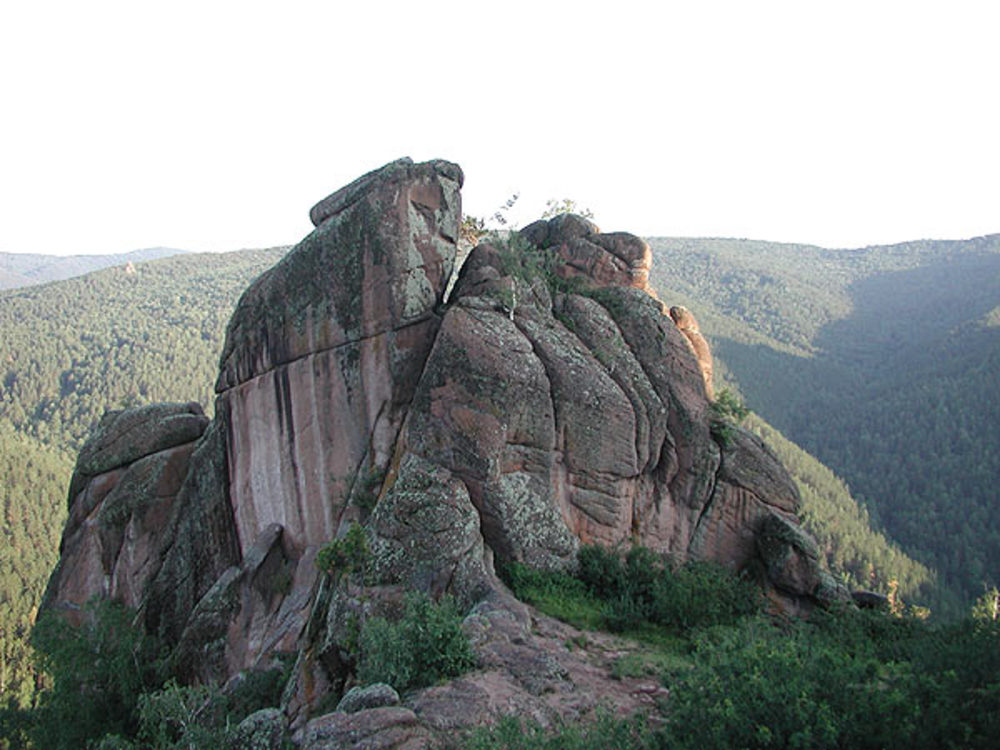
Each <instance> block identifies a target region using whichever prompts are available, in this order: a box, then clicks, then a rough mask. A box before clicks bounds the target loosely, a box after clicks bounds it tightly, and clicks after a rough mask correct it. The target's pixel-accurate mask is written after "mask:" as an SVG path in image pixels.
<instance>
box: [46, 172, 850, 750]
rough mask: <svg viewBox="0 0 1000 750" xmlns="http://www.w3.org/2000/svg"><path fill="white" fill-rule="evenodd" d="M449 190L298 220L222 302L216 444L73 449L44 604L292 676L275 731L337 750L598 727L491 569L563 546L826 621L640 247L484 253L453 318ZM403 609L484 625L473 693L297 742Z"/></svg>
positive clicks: (395, 179)
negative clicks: (517, 729) (360, 638)
mask: <svg viewBox="0 0 1000 750" xmlns="http://www.w3.org/2000/svg"><path fill="white" fill-rule="evenodd" d="M461 185H462V172H461V170H460V169H459V168H458V166H456V165H454V164H451V163H448V162H444V161H432V162H427V163H424V164H414V163H413V162H411V161H410V160H408V159H403V160H400V161H396V162H393V163H391V164H389V165H387V166H385V167H383V168H382V169H380V170H377V171H375V172H372V173H370V174H368V175H365V176H364V177H362V178H361V179H359V180H357V181H355V182H354V183H352V184H351V185H349V186H347V187H345V188H343V189H342V190H340V191H338V192H336V193H334V194H333V195H331V196H330V197H329V198H327V199H325V200H324V201H322V202H320V203H319V204H317V206H315V207H314V208H313V210H312V212H311V218H312V220H313V222H314V224H315V225H316V228H315V230H314V231H313V232H312V233H311V234H310V235H309V236H308V237H306V238H305V239H304V240H303V241H302V242H301V243H300V244H299V245H298V246H297V247H296V248H294V249H293V250H292V251H291V252H290V253H289V254H288V255H287V256H286V257H285V258H284V259H283V260H282V261H281V262H280V263H278V264H277V265H276V266H275V267H274V268H273V269H271V270H270V271H268V272H267V273H265V274H263V275H262V276H261V277H260V278H258V279H257V280H256V281H255V282H254V283H253V284H252V285H251V287H250V288H249V289H248V290H247V291H246V292H245V294H244V295H243V297H242V299H241V300H240V302H239V304H238V306H237V309H236V311H235V313H234V315H233V317H232V320H231V322H230V324H229V328H228V330H227V335H226V342H225V347H224V350H223V353H222V357H221V361H220V371H219V377H218V381H217V383H216V390H217V393H218V398H217V402H216V410H215V418H214V420H213V421H212V422H211V424H209V423H208V420H207V419H206V418H205V417H204V416H203V415H201V413H200V410H199V409H197V408H196V407H193V406H189V405H188V406H184V405H161V406H156V407H145V408H143V409H140V410H133V411H127V412H122V413H117V414H114V415H112V416H109V417H108V418H106V419H105V421H104V422H102V423H101V427H100V429H99V430H98V432H97V433H96V434H95V436H94V437H92V438H91V440H90V441H89V442H88V444H87V445H86V446H85V448H84V450H83V451H82V453H81V455H80V459H79V462H78V465H77V471H76V473H75V474H74V477H73V480H72V483H71V490H70V503H71V512H70V520H69V522H68V524H67V527H66V532H65V534H64V538H63V546H62V558H61V560H60V566H59V568H57V570H56V572H55V573H54V574H53V577H52V580H51V582H50V585H49V589H48V592H47V595H46V602H45V606H47V607H51V608H58V609H63V610H67V611H72V612H76V613H79V611H80V607H81V605H82V604H83V603H84V602H85V601H86V600H87V599H88V598H90V597H91V596H93V595H97V596H102V597H114V598H119V599H122V600H124V601H125V602H126V603H127V604H129V605H130V606H134V607H137V608H139V609H140V610H141V612H142V614H143V618H144V622H145V624H146V627H147V628H148V629H150V630H151V631H154V632H156V633H158V634H159V635H161V636H162V637H163V638H164V639H165V640H166V642H167V643H168V644H170V645H171V647H172V649H173V654H172V655H173V660H174V665H175V668H176V670H177V671H178V673H179V674H181V675H182V676H184V677H185V678H187V679H201V680H209V679H219V680H225V679H227V678H229V677H232V676H233V675H235V674H237V673H238V672H240V671H241V670H246V669H252V668H257V667H261V666H266V665H268V664H270V663H271V661H272V660H273V659H274V658H275V657H276V656H277V655H279V654H296V655H297V662H296V667H295V670H294V673H293V677H292V679H291V681H290V683H289V685H288V686H287V688H286V691H285V699H284V705H283V708H284V709H285V711H286V713H287V714H288V715H289V717H290V718H291V719H292V720H293V724H292V726H293V727H294V728H297V729H298V731H299V733H300V735H299V736H300V739H302V738H305V740H306V744H307V745H308V746H310V747H326V746H330V744H329V743H330V742H334V739H330V738H337V737H341V735H342V734H343V733H344V732H347V733H348V734H350V733H351V732H355V735H357V733H358V732H360V733H362V734H363V733H364V732H367V731H369V729H370V730H371V732H374V733H376V734H377V733H378V732H379V731H382V730H385V731H389V729H391V728H392V727H395V729H392V731H396V730H398V731H399V732H401V733H402V734H401V735H400V736H401V737H409V738H410V739H412V740H413V741H414V742H418V744H419V743H425V742H430V741H431V739H429V738H433V737H434V736H437V735H436V734H435V733H439V732H441V731H445V730H446V729H447V728H448V726H450V725H458V724H462V722H463V721H464V722H466V723H465V724H463V725H467V724H468V720H469V717H486V718H489V717H490V716H495V715H497V714H498V713H503V712H504V711H507V710H515V709H518V708H520V709H524V710H527V711H529V712H530V713H532V715H537V716H539V717H540V718H542V719H545V720H548V719H554V718H558V717H560V716H562V717H571V716H572V715H573V712H574V711H585V710H589V709H588V708H586V706H590V708H592V707H593V706H594V705H596V699H595V701H593V702H592V703H588V702H587V701H586V700H582V702H581V699H580V696H579V695H578V694H576V695H575V697H574V698H572V699H570V698H566V700H565V701H564V702H562V703H561V702H560V701H562V698H560V697H559V696H563V694H564V693H565V690H563V688H564V687H565V686H566V685H567V684H577V683H574V680H577V682H580V681H582V682H587V681H588V680H589V681H590V683H592V686H593V687H594V690H600V691H605V692H606V691H607V690H608V689H610V688H609V684H605V683H602V682H601V678H600V677H599V676H595V675H594V674H593V673H592V670H591V671H588V669H589V668H588V667H586V665H584V664H583V663H582V662H580V661H579V660H577V661H574V660H573V658H572V657H571V656H568V655H566V654H561V655H559V657H558V658H556V657H555V656H553V654H552V652H551V649H550V650H549V651H546V650H545V648H543V646H542V645H540V644H542V642H543V641H544V640H545V639H544V638H543V637H542V636H541V635H539V633H540V630H539V626H538V623H539V622H542V621H541V620H539V619H538V618H537V617H536V616H535V615H532V614H531V613H530V611H528V610H527V609H526V608H524V607H523V606H521V605H519V604H518V603H517V602H515V601H514V600H513V599H512V598H511V597H510V595H509V594H508V593H507V592H506V590H505V589H504V587H503V586H502V584H501V583H500V582H499V581H498V579H497V578H496V575H495V572H494V561H495V559H496V558H500V559H503V560H516V561H520V562H525V563H528V564H530V565H534V566H540V567H546V568H569V567H571V566H572V565H573V564H574V560H575V553H576V550H577V548H578V546H579V544H580V543H581V542H583V543H600V544H604V545H621V544H624V545H628V544H635V543H638V544H643V545H645V546H648V547H651V548H652V549H654V550H656V551H658V552H661V553H663V554H668V555H670V556H672V557H673V558H674V559H676V560H678V561H682V560H686V559H688V558H692V557H694V558H703V559H713V560H718V561H720V562H722V563H724V564H725V565H727V566H729V567H730V568H732V569H734V570H740V569H745V568H749V567H752V568H754V569H755V570H756V571H758V573H759V575H760V577H761V581H762V584H763V585H764V586H765V587H766V588H767V589H768V590H769V592H770V593H771V595H772V596H773V598H774V600H775V602H776V603H778V604H780V606H783V607H785V608H788V609H792V610H794V609H797V608H799V607H809V606H811V605H812V604H813V603H815V602H816V601H817V600H818V599H822V598H824V597H828V596H831V595H832V592H833V588H834V587H833V586H832V584H831V583H830V581H829V579H828V576H825V574H824V573H823V572H822V570H821V569H820V566H819V560H818V556H817V555H816V554H815V547H814V545H813V546H810V541H811V540H809V539H808V537H807V536H805V535H804V534H803V533H802V532H801V530H799V529H798V526H797V521H796V519H795V513H796V511H797V509H798V505H799V497H798V494H797V492H796V490H795V487H794V484H793V483H792V482H791V480H790V478H789V476H788V474H787V472H785V470H784V469H783V468H782V467H781V465H780V464H779V463H778V462H777V460H776V459H775V458H774V457H773V455H772V454H771V453H770V452H769V451H768V450H767V448H766V447H765V446H764V445H763V444H762V443H761V442H760V441H759V440H758V439H757V438H755V437H754V436H752V435H750V434H749V433H745V432H743V431H742V430H740V429H739V428H737V427H735V426H734V425H726V426H725V429H724V430H720V429H719V425H718V424H717V422H716V421H714V420H715V418H714V417H713V413H712V411H711V409H710V400H709V391H708V390H707V389H708V388H710V362H711V359H710V354H709V353H708V350H707V344H705V341H704V339H703V338H702V337H701V335H700V333H698V331H697V325H696V324H693V317H691V316H690V315H689V314H687V315H685V314H684V313H686V311H683V309H682V308H674V309H673V310H670V311H668V310H666V308H665V307H664V305H663V304H662V303H661V302H660V301H658V300H657V299H656V298H655V296H654V295H652V293H651V291H650V290H649V288H648V286H647V281H648V277H649V267H650V251H649V248H648V246H647V245H646V243H645V242H643V241H642V240H641V239H640V238H638V237H635V236H633V235H630V234H625V233H605V234H602V233H601V232H600V231H599V230H598V229H597V227H596V226H594V225H593V224H592V223H591V222H588V221H586V220H585V219H582V218H581V217H577V216H573V215H569V214H567V215H562V216H558V217H555V218H553V219H551V220H548V221H540V222H535V223H534V224H531V225H529V226H528V227H526V228H525V229H524V230H522V231H521V232H520V233H512V234H511V235H510V236H508V237H504V238H498V239H495V240H493V241H491V242H486V243H483V244H481V245H479V246H478V247H476V248H475V249H474V250H473V251H472V252H471V253H470V255H469V257H468V258H467V260H466V262H465V263H464V265H463V267H462V269H461V272H460V274H459V276H458V279H457V282H455V283H454V287H453V289H452V290H451V292H450V296H449V297H448V299H447V301H445V299H444V295H445V290H446V289H447V288H448V282H449V277H450V276H451V275H452V270H453V264H454V259H455V248H456V240H457V237H458V230H459V224H460V220H461V204H460V193H459V190H460V188H461ZM706 362H707V363H708V364H707V367H708V368H709V369H706ZM354 523H360V524H362V526H363V528H364V530H365V534H366V536H367V539H368V544H369V548H370V550H371V552H372V560H371V564H370V569H369V571H368V575H367V578H366V580H365V583H364V586H365V592H364V596H360V595H359V593H358V591H356V590H352V589H351V588H350V586H346V585H344V584H343V583H342V582H340V579H338V578H337V577H334V576H329V575H322V574H320V573H319V571H318V569H317V566H316V564H315V558H316V555H317V552H318V550H319V549H320V548H321V547H322V546H323V545H325V544H327V543H328V542H330V541H331V540H333V539H335V538H337V537H338V536H342V535H343V534H345V533H346V532H347V530H348V529H349V528H350V527H351V525H352V524H354ZM407 589H418V590H422V591H425V592H428V593H430V594H431V595H433V596H438V595H441V594H443V593H450V594H453V595H455V596H456V597H458V598H459V599H460V600H461V601H462V602H464V603H465V604H466V605H467V606H470V607H472V606H475V607H476V609H475V610H474V611H473V613H474V616H472V617H471V619H470V620H469V622H468V623H467V625H468V628H469V629H470V632H471V633H473V634H474V635H475V634H476V633H478V635H477V636H476V638H475V639H474V641H475V642H476V644H477V653H478V655H479V657H480V660H481V661H482V662H483V664H484V665H485V669H486V671H485V672H483V673H481V674H479V675H478V676H472V677H469V678H466V679H465V681H464V683H463V685H464V687H461V688H456V687H454V686H452V687H448V686H439V687H438V688H432V689H430V690H428V691H423V692H421V693H420V694H418V695H416V696H412V697H410V698H408V699H407V700H408V701H409V702H408V704H407V706H381V707H377V708H369V709H366V711H370V712H377V713H378V716H379V717H382V718H385V717H388V718H387V719H385V721H382V722H381V723H379V722H380V721H381V720H380V719H378V717H376V718H375V719H372V716H371V715H367V714H365V715H362V714H363V713H364V712H359V713H355V714H344V715H343V716H340V717H339V718H338V716H335V715H331V716H330V717H324V718H323V719H322V720H319V719H317V720H314V721H312V722H311V723H309V724H308V725H307V724H306V721H307V719H309V717H310V712H311V711H312V710H314V708H315V707H316V706H317V704H319V703H320V701H321V700H322V699H323V698H324V695H326V694H329V693H331V692H332V693H335V694H336V693H339V692H340V691H341V690H342V689H343V688H344V687H345V686H346V684H347V681H348V680H347V678H348V676H349V674H350V670H351V668H352V666H351V656H350V653H349V651H350V649H349V646H348V641H349V640H350V638H351V637H352V636H351V631H352V628H353V627H356V621H357V617H358V616H366V615H368V614H371V613H372V612H378V611H389V610H391V609H392V607H393V606H396V605H397V604H398V601H399V599H400V596H401V594H402V592H403V591H405V590H407ZM77 616H79V615H77ZM558 627H560V626H556V625H554V624H551V623H549V624H545V625H544V626H543V627H542V630H543V631H545V630H546V629H547V630H552V629H553V628H558ZM574 675H576V677H574ZM570 692H572V691H570ZM653 692H655V687H654V688H653ZM459 694H461V695H462V696H463V697H462V701H460V702H458V703H456V700H457V698H456V696H458V695H459ZM644 695H645V694H644ZM540 696H548V697H540ZM501 698H502V699H501ZM641 700H644V699H635V700H633V699H631V698H628V697H627V696H626V697H622V699H621V701H620V705H621V708H622V710H626V709H629V710H631V709H634V708H636V707H637V706H638V705H639V704H641ZM637 701H638V702H637ZM449 705H450V706H452V708H450V709H449V708H448V706H449ZM454 705H463V706H466V709H467V710H466V711H465V713H464V715H463V716H462V717H458V716H455V715H453V714H454V709H453V707H454ZM463 710H464V709H463ZM449 712H451V713H449ZM345 717H348V718H345ZM449 717H450V718H449ZM369 720H371V721H370V722H369V723H365V722H368V721H369ZM371 722H374V723H373V724H371ZM355 724H357V725H358V726H355ZM369 724H371V726H369ZM352 727H353V728H352ZM365 727H368V728H367V729H366V728H365ZM372 727H374V728H372ZM379 727H382V729H379ZM390 734H391V732H390ZM344 736H347V735H344ZM352 736H354V735H352ZM357 736H360V735H357ZM366 736H367V735H366ZM386 736H388V735H386ZM337 741H338V742H339V740H337ZM387 746H388V745H387ZM414 746H417V745H414Z"/></svg>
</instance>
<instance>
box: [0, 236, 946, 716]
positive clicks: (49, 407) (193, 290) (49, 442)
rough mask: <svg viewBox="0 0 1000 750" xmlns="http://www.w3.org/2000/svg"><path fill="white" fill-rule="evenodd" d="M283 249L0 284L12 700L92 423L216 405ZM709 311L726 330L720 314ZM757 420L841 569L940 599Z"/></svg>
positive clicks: (6, 649) (829, 481)
mask: <svg viewBox="0 0 1000 750" xmlns="http://www.w3.org/2000/svg"><path fill="white" fill-rule="evenodd" d="M286 250H287V248H274V249H270V250H255V251H242V252H236V253H228V254H221V255H216V254H205V255H180V256H175V257H171V258H166V259H162V260H158V261H153V262H148V263H141V264H136V265H135V267H134V268H135V273H131V272H128V271H126V269H125V268H124V267H114V268H109V269H106V270H103V271H99V272H95V273H91V274H89V275H86V276H83V277H79V278H74V279H71V280H67V281H62V282H57V283H52V284H47V285H42V286H34V287H30V288H21V289H16V290H10V291H7V292H4V293H2V294H0V341H2V342H3V343H2V344H0V363H2V367H0V375H2V382H0V385H2V391H0V440H2V441H3V445H2V457H3V463H2V465H0V471H2V475H0V476H2V481H3V493H4V495H3V500H4V513H5V518H4V521H5V526H4V533H5V537H6V541H7V542H8V543H7V545H6V546H5V548H4V551H3V557H2V558H0V575H2V576H3V581H4V585H3V590H2V593H3V608H2V610H0V620H2V622H0V628H2V635H3V664H2V665H0V666H2V673H0V678H2V680H3V683H4V685H3V687H4V690H3V696H4V698H3V700H4V703H5V704H7V705H11V706H21V707H25V706H28V705H30V704H31V703H32V701H33V700H34V697H35V695H36V692H35V688H36V686H37V685H36V683H37V682H38V680H39V679H40V678H39V677H38V675H36V674H35V671H34V667H33V666H32V665H31V663H30V662H29V660H28V658H27V656H28V652H27V649H26V645H25V634H26V632H27V628H28V626H29V624H30V622H31V620H32V618H33V616H34V612H35V608H36V606H37V602H38V600H39V597H40V595H41V591H42V588H43V587H44V584H45V580H46V579H47V577H48V573H49V571H50V570H51V568H52V566H53V565H54V563H55V559H56V554H57V549H56V548H57V544H58V537H59V533H60V531H61V527H62V523H63V519H64V517H65V504H66V499H65V492H66V486H67V484H68V478H69V473H70V471H71V469H72V460H73V456H74V455H75V452H76V451H77V450H78V449H79V447H80V445H81V444H82V442H83V440H84V439H85V438H86V435H87V433H88V431H89V429H90V427H91V426H92V425H93V424H94V422H95V421H96V420H97V419H99V418H100V416H101V414H102V413H103V412H104V410H105V409H109V408H121V407H123V406H129V405H138V404H143V403H149V402H153V401H187V400H194V401H199V402H200V403H201V404H202V405H203V407H204V408H205V409H206V411H208V412H209V413H210V412H211V409H212V399H213V391H212V386H213V383H214V380H215V375H216V368H217V358H218V352H219V350H220V348H221V345H222V337H223V334H224V327H225V324H226V322H227V320H228V318H229V315H230V314H231V311H232V309H233V307H234V305H235V303H236V300H237V298H238V296H239V294H240V293H241V292H242V290H243V289H244V288H245V287H246V286H247V284H248V283H249V282H250V280H251V279H252V278H253V277H254V276H256V275H257V274H259V273H260V272H261V271H263V270H264V269H266V268H268V267H269V266H271V265H272V264H273V263H274V262H276V261H277V260H278V259H279V258H280V257H281V256H282V255H283V254H284V252H286ZM663 262H664V261H663V260H662V259H658V260H657V263H663ZM663 288H664V287H662V286H661V290H662V289H663ZM661 293H662V292H661ZM665 298H669V297H665ZM685 301H687V302H688V304H689V306H691V307H692V308H693V309H695V310H699V307H698V305H697V304H696V302H695V300H694V299H691V300H685ZM704 318H705V320H704V327H705V328H706V330H707V331H709V332H710V334H711V335H713V336H716V338H718V337H717V334H715V333H714V331H715V330H717V329H713V328H712V327H711V326H712V325H714V324H715V321H716V318H713V317H712V316H711V315H708V316H704ZM718 319H719V320H724V318H723V317H722V316H721V315H719V316H718ZM740 384H741V385H743V390H744V392H745V393H747V394H751V393H752V391H751V390H750V389H749V388H747V387H746V386H745V385H744V381H743V380H740ZM748 426H749V427H751V428H752V429H755V430H757V431H758V432H760V433H762V434H763V435H764V436H765V437H766V439H767V440H768V441H769V443H770V444H771V445H772V447H774V449H775V450H776V452H777V453H778V454H779V456H780V457H781V459H782V460H783V461H784V462H785V464H786V465H787V466H789V468H790V469H791V471H792V472H793V474H794V476H795V477H796V480H797V482H798V484H799V487H800V489H801V490H802V493H803V497H804V501H805V508H804V513H803V516H804V521H805V523H806V525H807V526H808V528H809V529H810V531H811V532H812V533H813V534H814V535H815V536H816V537H817V539H818V541H819V542H820V544H821V547H822V548H823V549H824V550H825V552H826V554H827V558H828V561H829V562H830V565H831V567H832V568H833V569H834V570H835V571H836V572H837V573H838V574H839V575H840V576H841V577H842V578H843V579H845V580H846V581H847V582H848V583H849V584H850V585H852V586H860V587H868V588H874V589H877V590H880V591H883V592H888V591H889V590H890V589H891V588H893V587H898V593H899V594H901V595H902V597H903V598H904V599H906V600H914V601H915V600H921V601H932V600H933V596H932V594H933V592H935V591H937V590H938V589H937V586H936V579H935V576H934V573H933V572H932V571H931V570H930V569H929V568H928V567H926V566H924V565H921V564H919V563H917V562H915V561H914V560H912V559H911V558H910V557H908V556H907V555H906V554H904V553H903V552H902V551H901V550H900V548H899V547H898V546H896V545H895V544H894V543H893V542H891V541H890V540H889V539H887V537H886V536H885V535H884V534H882V533H881V532H879V531H877V530H873V529H872V526H871V519H870V518H869V515H868V511H866V510H865V509H864V508H862V507H859V505H858V504H857V503H856V502H855V501H854V500H853V499H852V497H851V495H850V493H849V492H848V490H847V487H846V486H845V485H844V483H843V482H841V481H840V480H839V479H837V477H836V476H834V474H833V473H832V472H830V471H829V470H828V469H826V468H825V467H823V466H822V465H821V464H820V463H819V462H818V461H816V460H815V459H813V458H811V457H810V456H809V455H808V454H806V453H805V452H804V451H802V450H801V449H800V448H798V447H797V446H795V445H794V444H793V443H791V442H790V441H788V440H786V439H784V438H783V437H782V436H781V434H780V433H778V432H777V430H776V429H774V428H773V427H771V426H769V425H768V424H767V423H766V422H765V421H764V420H763V419H761V418H759V417H757V416H752V417H751V418H750V421H749V422H748Z"/></svg>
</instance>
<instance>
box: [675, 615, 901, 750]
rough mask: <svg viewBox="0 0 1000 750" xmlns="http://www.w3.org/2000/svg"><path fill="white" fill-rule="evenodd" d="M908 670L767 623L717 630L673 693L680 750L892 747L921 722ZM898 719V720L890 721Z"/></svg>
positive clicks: (811, 632)
mask: <svg viewBox="0 0 1000 750" xmlns="http://www.w3.org/2000/svg"><path fill="white" fill-rule="evenodd" d="M908 677H909V672H908V670H906V669H905V666H904V667H894V666H891V665H890V666H886V665H881V664H880V663H879V662H878V661H877V660H875V659H873V658H872V657H871V656H869V655H867V654H853V653H851V652H850V651H849V650H847V649H844V648H843V647H842V646H841V644H839V643H838V642H837V641H836V639H834V638H832V637H829V636H826V635H824V634H823V633H821V632H819V631H817V630H816V629H815V628H809V627H808V626H802V625H800V626H797V627H794V628H792V629H791V630H789V631H787V632H783V631H781V630H779V629H778V628H776V627H775V626H774V625H773V624H772V623H770V622H769V621H767V620H763V619H750V620H746V621H744V622H743V624H742V625H740V626H737V627H727V628H714V629H710V630H708V631H706V632H705V633H703V634H702V635H701V636H700V637H699V638H698V641H697V649H696V659H695V662H694V666H693V667H692V668H691V669H689V670H688V671H687V672H686V673H684V674H683V675H681V676H680V679H679V680H677V681H676V682H675V683H673V684H671V685H670V688H671V699H670V722H669V724H668V725H667V728H666V730H665V737H664V746H665V747H671V748H699V749H702V748H705V749H709V750H710V749H711V748H720V750H721V749H722V748H732V747H741V748H772V747H793V748H794V747H801V748H806V747H808V748H839V747H851V748H867V747H870V748H882V747H890V746H896V744H897V742H898V741H899V739H900V737H901V736H907V735H909V734H910V733H911V729H912V727H913V725H914V722H915V720H916V718H917V714H918V710H917V707H916V706H915V705H914V704H913V703H912V702H911V701H910V696H909V695H908V694H907V692H906V690H905V685H906V682H907V678H908ZM890 719H891V720H890Z"/></svg>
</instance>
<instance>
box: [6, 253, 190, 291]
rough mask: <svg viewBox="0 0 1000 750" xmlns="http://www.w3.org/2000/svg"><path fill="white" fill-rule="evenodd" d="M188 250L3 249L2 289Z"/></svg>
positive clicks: (79, 274) (82, 273)
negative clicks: (62, 251)
mask: <svg viewBox="0 0 1000 750" xmlns="http://www.w3.org/2000/svg"><path fill="white" fill-rule="evenodd" d="M187 252H188V251H187V250H180V249H177V248H173V247H149V248H145V249H142V250H133V251H131V252H128V253H110V254H108V255H44V254H38V253H0V289H17V288H20V287H24V286H33V285H35V284H45V283H47V282H50V281H63V280H65V279H71V278H73V277H75V276H83V275H84V274H87V273H91V272H92V271H99V270H101V269H102V268H109V267H111V266H123V265H125V264H126V263H140V262H142V261H147V260H157V259H159V258H169V257H170V256H172V255H180V254H182V253H187Z"/></svg>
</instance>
